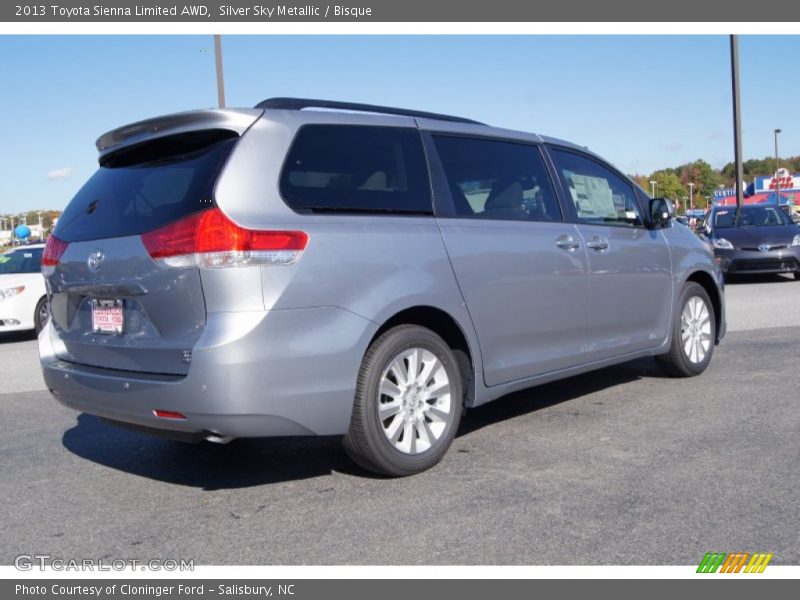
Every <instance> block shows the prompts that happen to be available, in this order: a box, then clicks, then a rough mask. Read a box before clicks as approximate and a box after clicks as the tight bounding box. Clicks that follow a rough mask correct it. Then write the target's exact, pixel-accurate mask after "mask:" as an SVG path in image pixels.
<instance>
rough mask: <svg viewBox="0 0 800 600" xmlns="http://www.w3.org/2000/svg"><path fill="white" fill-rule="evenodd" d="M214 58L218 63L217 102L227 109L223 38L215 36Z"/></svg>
mask: <svg viewBox="0 0 800 600" xmlns="http://www.w3.org/2000/svg"><path fill="white" fill-rule="evenodd" d="M214 58H215V60H216V63H217V102H218V103H219V107H220V108H225V82H224V80H223V77H222V36H219V35H215V36H214Z"/></svg>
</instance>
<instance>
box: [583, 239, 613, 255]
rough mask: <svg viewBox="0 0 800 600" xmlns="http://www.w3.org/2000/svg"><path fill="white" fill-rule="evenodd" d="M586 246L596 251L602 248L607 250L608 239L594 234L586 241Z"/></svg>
mask: <svg viewBox="0 0 800 600" xmlns="http://www.w3.org/2000/svg"><path fill="white" fill-rule="evenodd" d="M586 247H587V248H591V249H592V250H597V251H598V252H600V251H602V250H608V240H607V239H606V238H602V237H597V236H594V237H593V238H592V239H590V240H589V241H588V242H586Z"/></svg>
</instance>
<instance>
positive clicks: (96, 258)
mask: <svg viewBox="0 0 800 600" xmlns="http://www.w3.org/2000/svg"><path fill="white" fill-rule="evenodd" d="M104 258H105V255H104V254H103V251H102V250H95V251H94V252H92V253H91V254H90V255H89V258H88V259H86V264H87V265H88V267H89V269H90V270H92V271H98V270H99V269H100V267H102V266H103V259H104Z"/></svg>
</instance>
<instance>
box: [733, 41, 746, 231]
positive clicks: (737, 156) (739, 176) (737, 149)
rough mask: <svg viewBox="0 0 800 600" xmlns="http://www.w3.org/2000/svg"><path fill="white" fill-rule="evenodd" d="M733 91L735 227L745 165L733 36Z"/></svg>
mask: <svg viewBox="0 0 800 600" xmlns="http://www.w3.org/2000/svg"><path fill="white" fill-rule="evenodd" d="M731 91H732V92H733V152H734V160H735V162H736V212H735V213H734V217H733V224H734V227H735V226H736V225H738V224H739V211H740V209H741V208H742V204H743V202H744V165H743V164H742V115H741V114H740V112H739V107H740V103H739V36H737V35H731Z"/></svg>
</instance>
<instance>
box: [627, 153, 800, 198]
mask: <svg viewBox="0 0 800 600" xmlns="http://www.w3.org/2000/svg"><path fill="white" fill-rule="evenodd" d="M778 164H779V165H780V167H781V168H784V169H788V170H789V171H790V172H791V173H798V172H800V156H790V157H787V158H780V159H779V161H778ZM743 167H744V181H745V185H747V184H748V183H749V182H752V181H753V179H754V178H755V177H758V176H769V175H772V174H773V173H775V171H776V170H777V169H776V168H775V157H774V156H773V157H765V158H751V159H749V160H746V161H744V164H743ZM735 174H736V166H735V164H734V163H732V162H730V163H728V164H726V165H725V166H724V167H722V168H721V169H719V170H718V169H714V168H713V167H712V166H711V165H710V164H708V163H707V162H706V161H704V160H702V159H698V160H696V161H694V162H690V163H687V164H684V165H680V166H678V167H670V168H667V169H659V170H658V171H654V172H653V173H651V174H650V175H634V176H633V179H634V180H635V181H636V182H637V183H638V184H639V185H640V186H642V188H644V189H645V190H647V191H648V192H650V193H651V194H652V192H653V184H651V183H650V182H651V181H654V182H655V194H656V196H666V197H667V198H672V199H677V200H679V201H680V202H682V203H683V201H684V197H686V198H688V197H689V183H694V192H693V194H692V198H693V205H694V207H695V208H705V207H706V206H707V201H706V198H708V200H709V201H713V199H714V190H717V189H719V187H720V186H722V187H726V188H728V187H731V188H732V187H733V185H734V181H735V179H736V177H735ZM686 202H687V204H688V200H687V201H686ZM686 208H689V207H688V206H684V205H683V204H682V205H681V211H683V210H685V209H686Z"/></svg>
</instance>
